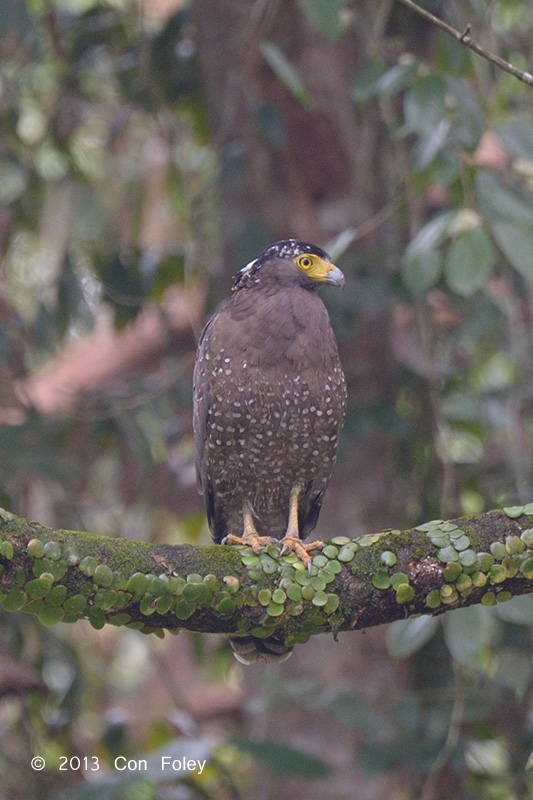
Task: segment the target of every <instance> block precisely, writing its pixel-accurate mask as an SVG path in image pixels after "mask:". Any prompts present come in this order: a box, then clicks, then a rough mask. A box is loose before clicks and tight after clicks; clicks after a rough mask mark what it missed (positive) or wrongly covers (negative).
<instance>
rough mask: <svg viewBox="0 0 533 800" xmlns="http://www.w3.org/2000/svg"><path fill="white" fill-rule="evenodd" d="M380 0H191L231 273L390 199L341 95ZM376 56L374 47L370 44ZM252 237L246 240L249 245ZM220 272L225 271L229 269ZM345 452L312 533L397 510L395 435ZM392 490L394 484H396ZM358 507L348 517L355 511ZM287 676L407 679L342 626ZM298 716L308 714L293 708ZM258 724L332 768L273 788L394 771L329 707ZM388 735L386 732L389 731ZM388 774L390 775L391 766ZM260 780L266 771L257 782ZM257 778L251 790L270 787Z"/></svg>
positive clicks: (374, 151)
mask: <svg viewBox="0 0 533 800" xmlns="http://www.w3.org/2000/svg"><path fill="white" fill-rule="evenodd" d="M389 10H390V3H388V2H384V3H382V4H378V6H377V7H376V3H375V2H371V3H365V2H359V3H357V4H356V5H355V6H354V7H353V9H352V10H351V13H353V15H354V17H355V19H354V24H352V25H351V26H350V28H349V31H348V32H347V33H346V34H344V36H343V37H341V39H330V38H328V37H326V36H325V35H323V34H322V33H320V32H319V31H318V30H317V29H316V28H315V27H314V26H313V25H312V23H311V22H310V21H309V20H307V19H306V18H305V17H304V16H303V14H302V13H301V12H300V10H299V8H298V6H297V4H296V3H295V2H292V1H291V2H288V1H287V0H284V2H282V3H281V2H275V1H273V2H270V3H260V2H243V0H226V2H222V3H212V2H211V0H195V2H194V3H193V15H194V18H195V22H196V25H197V28H198V36H199V43H200V46H199V53H200V56H201V58H202V61H201V65H200V68H201V73H202V84H203V91H204V94H205V98H206V102H207V106H208V110H209V113H210V117H211V124H212V136H213V139H214V141H215V142H217V144H218V147H219V151H220V156H221V163H222V165H223V174H222V181H221V187H220V188H221V197H222V203H221V228H222V231H223V236H224V242H223V243H224V248H225V254H224V263H225V264H227V265H228V270H229V271H231V272H235V271H236V269H238V268H239V267H240V266H241V265H242V264H244V263H246V260H247V259H248V258H249V257H251V256H252V255H253V254H254V252H256V251H257V249H258V248H257V241H258V240H259V243H260V246H262V245H263V244H266V243H268V242H269V241H275V240H276V239H280V238H284V237H289V236H290V237H297V238H302V239H307V240H310V241H314V242H316V243H318V244H321V245H325V244H326V243H327V242H328V240H330V239H331V238H332V237H334V236H336V235H337V234H339V233H341V232H342V231H344V230H346V229H347V228H354V227H357V226H358V225H360V224H361V223H362V222H364V221H365V220H368V219H369V218H370V217H372V216H373V215H374V214H375V213H376V212H378V211H379V210H380V209H381V208H383V207H384V206H385V205H386V204H387V202H388V201H389V200H390V194H391V191H392V188H391V187H392V185H393V183H394V181H393V180H392V179H391V176H390V174H389V173H390V170H391V155H390V153H389V152H387V144H386V141H385V137H383V136H382V130H381V125H382V123H380V120H379V118H378V114H377V111H376V112H374V111H373V110H372V111H369V110H368V105H367V106H366V107H365V114H364V116H363V114H362V113H361V112H360V110H359V108H358V107H357V106H356V105H355V104H354V103H353V101H352V100H351V97H350V91H349V90H350V81H351V79H352V78H353V75H354V74H355V71H356V68H357V63H358V61H359V59H363V58H365V57H367V54H368V53H369V52H370V53H372V46H373V44H375V43H376V42H377V41H379V39H380V37H381V36H382V33H383V27H384V25H385V23H386V21H387V15H388V11H389ZM263 42H271V43H274V44H276V45H278V46H279V47H280V49H281V50H282V52H283V53H284V54H285V56H286V57H287V58H288V60H289V61H290V63H291V64H292V65H293V66H294V67H295V68H296V70H297V72H298V74H299V75H300V76H301V78H302V79H303V81H304V83H305V86H306V89H307V91H308V93H309V95H310V97H311V101H310V102H309V103H308V104H307V105H302V103H301V102H299V101H298V100H297V99H295V97H294V96H293V95H292V94H291V93H290V92H289V91H288V90H287V88H286V87H285V86H284V85H283V83H282V82H281V81H280V79H279V78H278V77H277V76H276V75H275V74H274V72H273V71H272V70H271V68H270V67H269V66H268V64H267V62H266V61H265V59H264V57H263V54H262V51H261V47H260V45H261V43H263ZM372 55H375V53H372ZM395 235H396V234H395V231H394V228H393V226H392V225H391V224H390V223H386V224H385V225H383V226H381V227H380V228H379V229H378V230H377V231H376V232H375V233H373V234H371V235H369V236H368V237H365V239H364V241H363V242H362V243H361V244H360V245H359V244H358V245H357V249H356V250H353V251H352V256H353V257H352V258H350V257H349V255H350V254H349V255H348V257H346V258H345V259H344V261H343V264H342V266H343V269H344V270H345V272H346V274H347V278H348V280H350V277H351V276H352V277H353V275H354V272H353V270H354V261H356V262H357V263H359V264H363V265H364V269H365V272H366V273H367V274H368V273H369V272H370V273H373V274H374V275H375V276H377V278H378V280H379V276H380V275H382V276H384V275H385V274H386V272H387V270H388V268H389V267H391V266H392V265H393V264H394V259H395V258H396V257H397V254H398V252H399V249H400V248H399V245H398V242H397V241H395ZM254 247H255V250H254ZM228 283H229V273H228ZM378 308H379V310H377V311H376V310H375V309H369V310H364V309H362V310H361V315H360V320H359V324H358V328H357V330H356V332H355V334H352V336H351V339H350V340H344V341H341V354H342V357H343V363H344V366H345V370H346V373H347V377H348V382H349V396H350V405H351V407H352V412H353V411H355V413H357V412H358V411H360V410H361V409H365V408H371V407H373V406H385V405H390V404H391V397H392V396H393V394H392V393H393V392H394V391H395V380H394V375H393V360H392V357H391V355H390V346H389V329H388V315H389V309H387V308H386V303H381V304H378ZM354 449H355V455H351V456H350V457H349V458H344V459H342V458H341V460H340V463H339V465H338V467H337V470H336V472H335V474H334V477H333V479H332V482H331V485H330V489H329V491H328V494H327V497H326V502H325V504H324V509H323V512H322V517H321V520H320V524H319V527H318V531H317V533H318V534H319V535H320V533H321V532H328V534H329V533H331V534H334V533H337V534H340V533H348V534H349V535H362V534H364V533H365V532H368V531H370V530H377V529H379V528H381V527H387V526H389V525H391V524H392V520H394V519H395V514H396V521H395V522H394V524H397V522H398V520H397V517H398V509H393V508H392V507H391V500H390V498H393V497H394V496H395V494H396V496H397V495H398V494H399V493H398V492H397V491H396V493H395V492H394V491H393V483H394V480H395V464H394V457H393V441H392V437H391V436H389V435H388V434H387V433H385V432H384V430H374V431H373V432H370V433H367V434H366V435H364V436H360V437H359V439H358V440H357V441H356V442H355V448H354V447H350V450H351V451H353V450H354ZM400 494H401V493H400ZM354 520H358V523H356V524H354V522H353V521H354ZM280 674H281V676H282V677H283V679H286V680H291V679H307V680H309V681H310V682H313V680H316V679H317V678H318V676H319V682H321V683H322V687H321V688H322V689H323V690H327V689H328V688H333V687H334V688H336V689H338V688H339V686H346V687H347V688H349V689H350V690H351V691H353V692H355V693H357V694H360V695H361V697H362V698H363V699H365V700H367V701H370V702H372V703H374V702H376V701H377V702H379V703H380V704H383V705H388V704H390V703H391V702H393V701H394V697H395V694H396V690H397V689H398V688H399V687H400V686H405V685H406V682H407V677H406V670H405V667H404V665H403V664H402V663H399V662H393V661H391V660H390V659H389V658H388V656H387V654H386V650H385V645H384V630H383V629H377V630H373V631H369V632H368V633H366V634H365V635H362V634H352V635H350V636H341V637H340V641H339V643H338V644H334V643H333V642H332V641H331V639H329V638H326V637H320V638H319V639H315V641H312V642H310V643H309V644H308V645H306V646H305V647H298V648H296V652H295V653H294V655H293V657H292V659H290V660H289V661H288V662H286V663H285V664H284V665H283V666H282V667H281V673H280ZM247 678H248V680H249V684H250V687H252V686H253V685H254V684H256V682H257V680H258V678H259V681H261V680H262V679H264V680H266V681H268V680H270V679H271V678H272V669H271V668H269V667H265V668H262V669H261V668H254V669H253V670H250V672H249V673H247ZM303 717H305V718H303ZM252 731H253V732H254V733H255V734H256V735H257V736H261V737H263V736H266V737H271V738H274V739H279V740H283V741H286V742H288V743H289V742H290V743H292V744H293V745H294V746H295V747H299V748H301V749H302V750H304V751H308V752H312V753H313V754H314V755H316V756H319V757H322V758H324V759H325V760H326V761H327V762H329V763H331V765H332V766H334V767H335V779H334V780H333V779H331V780H323V781H319V782H310V783H309V782H307V781H298V780H296V779H291V780H290V781H287V782H285V781H284V782H283V785H280V786H279V789H278V791H279V794H278V795H277V796H278V797H279V798H280V800H283V798H289V797H294V796H295V795H296V796H305V797H307V798H308V799H309V800H313V798H317V800H318V799H319V798H320V800H322V799H323V798H324V797H333V796H335V797H336V798H338V800H341V799H342V798H353V797H354V796H355V795H354V791H355V787H357V789H356V791H357V798H358V800H385V799H386V798H388V797H390V793H391V788H392V782H391V780H392V779H390V778H383V777H370V776H368V775H366V774H365V773H364V772H363V771H362V769H361V767H360V766H359V765H358V763H357V755H356V746H357V737H356V736H355V735H354V734H349V733H348V732H347V728H346V727H345V726H344V725H340V724H336V723H335V722H333V721H332V718H331V716H330V715H329V714H326V713H324V712H321V711H320V710H316V709H315V710H313V711H312V713H311V712H308V713H307V714H303V712H302V709H301V708H299V709H298V711H295V709H291V708H290V707H287V706H284V707H283V708H281V707H275V708H273V709H272V710H271V711H269V712H265V714H263V715H258V718H257V719H256V720H254V721H253V723H252ZM385 735H386V732H385ZM396 784H397V777H396ZM263 785H265V784H263ZM270 789H271V787H269V788H266V787H265V790H264V794H262V793H261V789H260V788H258V794H257V797H258V798H259V800H260V798H261V797H263V796H264V797H271V796H272V795H271V793H270Z"/></svg>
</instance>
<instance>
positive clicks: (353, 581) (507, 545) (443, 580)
mask: <svg viewBox="0 0 533 800" xmlns="http://www.w3.org/2000/svg"><path fill="white" fill-rule="evenodd" d="M532 526H533V503H531V504H528V505H526V506H519V507H515V508H508V509H503V510H502V511H491V512H489V513H486V514H480V515H478V516H471V517H464V518H460V519H456V520H452V521H450V522H441V521H433V522H430V523H427V524H425V525H421V526H419V527H418V528H415V529H413V530H407V531H393V530H388V531H384V532H382V533H379V534H373V535H367V536H363V537H362V538H359V539H356V540H349V539H347V538H345V537H334V538H333V539H332V540H331V542H329V543H327V545H326V546H325V547H324V549H323V550H322V552H321V553H320V554H318V555H316V556H315V557H314V559H313V564H314V566H313V569H312V572H311V574H309V573H308V571H307V570H306V569H304V568H303V565H302V564H301V563H300V562H298V561H297V560H296V558H295V557H294V556H293V555H290V556H284V557H282V558H280V556H279V551H278V550H277V549H276V548H274V547H273V546H269V547H268V548H267V550H266V551H265V552H263V553H261V554H260V555H259V556H256V555H254V554H253V553H252V551H251V549H250V548H249V547H239V546H231V547H222V546H219V545H214V546H210V547H203V548H199V547H192V546H190V545H179V546H171V545H149V544H146V543H142V542H132V541H127V540H124V539H112V538H108V537H104V536H96V535H94V534H90V533H81V532H71V531H63V530H51V529H50V528H45V527H43V526H41V525H39V524H36V523H33V522H32V523H30V522H27V521H26V520H24V519H21V518H19V517H15V516H14V515H13V514H11V513H9V512H5V511H1V510H0V566H1V577H0V604H1V606H2V607H3V608H4V610H6V611H16V610H19V609H20V610H23V611H25V612H26V613H34V614H37V615H38V617H39V619H40V620H41V622H42V623H43V624H45V625H52V624H55V623H57V622H60V621H65V622H75V621H76V620H78V619H81V618H88V619H89V621H90V622H91V624H92V625H93V626H94V627H95V628H101V627H103V626H104V625H105V624H106V623H110V624H112V625H126V626H128V627H133V628H136V629H138V630H142V631H143V632H154V633H159V635H162V632H163V630H164V629H169V630H175V629H178V628H187V629H189V630H195V631H203V632H207V633H233V634H235V633H237V634H238V633H242V634H245V633H252V634H253V635H254V636H257V637H258V638H267V637H269V636H274V637H275V638H276V639H278V640H281V641H284V642H285V643H286V644H293V643H295V642H305V641H307V640H308V639H309V637H310V636H311V635H312V634H314V633H323V632H331V633H333V634H337V633H338V632H340V631H346V630H354V629H361V628H366V627H370V626H372V625H379V624H381V623H385V622H391V621H393V620H396V619H403V618H405V617H408V616H412V615H415V614H421V613H423V614H439V613H442V612H443V611H446V610H448V609H453V608H459V607H461V606H466V605H471V604H473V603H482V604H484V605H493V604H494V603H496V602H498V601H505V600H508V599H510V598H511V597H512V596H513V595H518V594H525V593H528V592H533V527H532Z"/></svg>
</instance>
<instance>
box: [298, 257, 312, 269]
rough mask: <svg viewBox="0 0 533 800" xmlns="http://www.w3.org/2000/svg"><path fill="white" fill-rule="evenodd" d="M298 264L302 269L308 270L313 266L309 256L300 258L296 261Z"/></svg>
mask: <svg viewBox="0 0 533 800" xmlns="http://www.w3.org/2000/svg"><path fill="white" fill-rule="evenodd" d="M298 264H299V266H300V267H301V268H302V269H310V268H311V267H312V266H313V261H312V259H310V258H309V256H302V257H301V258H299V259H298Z"/></svg>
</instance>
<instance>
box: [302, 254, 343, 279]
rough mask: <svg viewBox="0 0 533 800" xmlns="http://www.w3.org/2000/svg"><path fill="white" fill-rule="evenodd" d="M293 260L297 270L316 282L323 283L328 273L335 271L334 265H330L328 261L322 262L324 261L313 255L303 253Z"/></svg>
mask: <svg viewBox="0 0 533 800" xmlns="http://www.w3.org/2000/svg"><path fill="white" fill-rule="evenodd" d="M295 260H296V266H297V267H298V269H300V270H301V271H302V272H305V274H306V275H307V276H308V277H309V278H314V279H315V280H317V281H325V280H326V278H327V277H328V275H329V273H330V272H331V271H332V270H333V269H335V267H334V265H333V264H330V263H329V261H324V259H322V258H320V257H319V256H315V255H314V254H313V253H304V254H303V255H301V256H298V258H297V259H295Z"/></svg>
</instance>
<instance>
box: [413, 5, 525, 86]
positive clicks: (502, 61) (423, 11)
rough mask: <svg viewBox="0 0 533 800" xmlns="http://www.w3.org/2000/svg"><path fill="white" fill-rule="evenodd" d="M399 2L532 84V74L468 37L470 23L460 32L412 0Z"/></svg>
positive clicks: (481, 54)
mask: <svg viewBox="0 0 533 800" xmlns="http://www.w3.org/2000/svg"><path fill="white" fill-rule="evenodd" d="M399 2H400V3H403V5H404V6H407V8H410V9H411V11H414V12H415V14H419V15H420V16H421V17H424V19H427V20H429V21H430V22H432V23H433V24H434V25H437V27H439V28H441V29H442V30H443V31H446V33H449V34H450V36H453V38H454V39H456V40H457V41H458V42H459V43H460V44H464V46H465V47H468V48H470V50H473V51H474V53H477V54H478V56H481V57H482V58H485V59H486V60H487V61H490V62H492V63H493V64H495V65H496V66H497V67H499V68H500V69H503V70H504V71H505V72H508V73H509V74H510V75H514V77H515V78H518V80H519V81H522V83H527V85H528V86H533V75H532V74H531V73H530V72H524V71H523V70H521V69H518V68H517V67H514V66H513V65H512V64H509V62H508V61H505V59H503V58H500V56H497V55H496V54H495V53H490V52H489V51H488V50H485V48H484V47H482V46H481V45H480V44H477V42H475V41H474V40H473V39H471V38H470V31H471V29H472V26H471V25H470V23H469V24H468V25H467V26H466V28H465V30H464V31H463V32H462V33H461V31H458V30H456V29H455V28H452V26H451V25H448V23H447V22H444V21H443V20H442V19H439V17H436V16H435V15H434V14H431V13H430V12H429V11H426V9H425V8H421V7H420V6H419V5H417V4H416V3H413V0H399Z"/></svg>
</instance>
